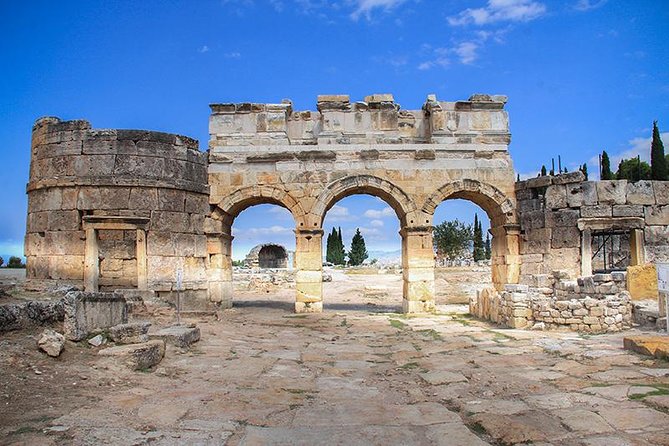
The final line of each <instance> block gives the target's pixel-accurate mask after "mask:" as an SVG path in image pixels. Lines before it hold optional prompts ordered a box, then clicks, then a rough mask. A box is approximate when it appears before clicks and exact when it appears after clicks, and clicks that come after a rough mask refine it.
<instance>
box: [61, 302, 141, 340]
mask: <svg viewBox="0 0 669 446" xmlns="http://www.w3.org/2000/svg"><path fill="white" fill-rule="evenodd" d="M63 302H64V307H65V321H64V324H63V327H64V329H65V337H66V338H67V339H70V340H71V341H81V340H82V339H84V338H86V336H88V334H89V333H92V332H94V331H98V330H107V329H108V328H110V327H113V326H114V325H118V324H123V323H126V322H128V308H127V306H126V302H125V298H124V297H123V296H122V295H120V294H117V293H87V292H83V291H72V292H69V293H67V294H66V295H65V298H64V299H63Z"/></svg>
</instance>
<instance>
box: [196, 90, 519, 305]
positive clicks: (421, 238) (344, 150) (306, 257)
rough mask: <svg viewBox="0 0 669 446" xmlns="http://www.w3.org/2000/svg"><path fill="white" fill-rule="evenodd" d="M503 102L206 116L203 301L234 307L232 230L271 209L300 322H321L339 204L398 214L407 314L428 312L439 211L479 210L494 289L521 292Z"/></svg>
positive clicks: (274, 109) (333, 103)
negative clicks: (280, 223)
mask: <svg viewBox="0 0 669 446" xmlns="http://www.w3.org/2000/svg"><path fill="white" fill-rule="evenodd" d="M505 102H506V97H504V96H489V95H474V96H472V97H470V98H469V100H467V101H458V102H442V101H438V100H437V99H436V97H435V96H433V95H431V96H428V98H427V101H426V102H425V104H424V105H423V108H422V109H421V110H401V109H400V106H399V104H397V103H396V102H395V101H394V99H393V96H392V95H389V94H381V95H372V96H367V97H366V98H365V100H364V101H359V102H350V100H349V97H348V96H346V95H332V96H319V97H318V104H317V111H295V110H293V109H292V105H291V103H290V101H284V102H283V103H281V104H252V103H241V104H212V105H211V110H212V114H211V116H210V120H209V133H210V140H209V167H208V172H209V185H210V188H211V190H210V195H209V203H210V204H211V206H212V212H211V217H210V218H208V219H207V221H206V226H205V232H206V234H207V239H208V254H209V262H208V273H207V274H208V280H209V292H210V299H211V300H212V301H215V302H222V303H227V302H230V299H231V294H232V268H231V261H232V259H231V243H232V236H231V227H232V224H233V222H234V219H235V217H237V215H238V214H239V213H240V212H241V211H243V210H244V209H246V208H247V207H249V206H253V205H256V204H260V203H272V204H277V205H280V206H283V207H285V208H286V209H288V210H289V211H290V212H291V214H292V216H293V218H294V221H295V236H296V252H295V265H296V268H297V273H296V288H297V295H296V302H295V309H296V311H297V312H314V311H316V312H317V311H321V310H322V305H323V287H322V258H323V256H322V236H323V228H322V224H323V220H324V218H325V214H326V213H327V211H328V210H329V209H330V208H331V207H332V206H333V205H334V204H335V203H337V201H338V200H340V199H342V198H344V197H346V196H349V195H353V194H369V195H374V196H376V197H379V198H381V199H382V200H384V201H385V202H386V203H387V204H388V205H389V206H390V207H392V209H393V210H394V211H395V213H396V214H397V218H398V220H399V222H400V228H401V229H400V235H401V237H402V268H403V281H404V286H403V296H404V300H403V309H404V311H405V312H409V313H412V312H424V311H431V310H433V308H434V249H433V242H432V224H433V215H434V211H435V209H436V207H437V206H438V205H439V204H440V203H441V202H442V201H444V200H448V199H452V198H462V199H466V200H470V201H472V202H474V203H476V204H478V205H479V206H480V207H481V208H483V209H484V210H485V212H486V213H487V214H488V216H489V218H490V221H491V233H492V235H493V241H492V269H493V271H492V277H493V283H494V284H495V286H496V287H498V288H501V287H503V285H504V284H505V283H515V282H517V281H518V273H519V260H518V236H519V227H518V225H517V221H516V212H515V198H514V197H515V195H514V182H515V178H514V175H515V173H514V169H513V165H512V162H511V158H510V156H509V152H508V144H509V141H510V134H509V128H508V116H507V113H506V112H505V111H504V104H505Z"/></svg>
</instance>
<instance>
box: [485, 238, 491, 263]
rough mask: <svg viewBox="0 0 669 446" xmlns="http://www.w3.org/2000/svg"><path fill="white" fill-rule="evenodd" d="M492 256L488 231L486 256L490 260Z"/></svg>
mask: <svg viewBox="0 0 669 446" xmlns="http://www.w3.org/2000/svg"><path fill="white" fill-rule="evenodd" d="M490 257H492V247H491V246H490V233H489V232H487V233H486V235H485V258H486V259H487V260H490Z"/></svg>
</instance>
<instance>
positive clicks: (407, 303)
mask: <svg viewBox="0 0 669 446" xmlns="http://www.w3.org/2000/svg"><path fill="white" fill-rule="evenodd" d="M434 311H435V306H434V301H433V300H406V299H402V313H404V314H415V313H434Z"/></svg>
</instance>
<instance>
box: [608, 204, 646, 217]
mask: <svg viewBox="0 0 669 446" xmlns="http://www.w3.org/2000/svg"><path fill="white" fill-rule="evenodd" d="M643 208H644V207H643V206H642V205H640V204H620V205H615V206H613V216H614V217H643Z"/></svg>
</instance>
